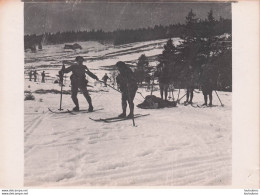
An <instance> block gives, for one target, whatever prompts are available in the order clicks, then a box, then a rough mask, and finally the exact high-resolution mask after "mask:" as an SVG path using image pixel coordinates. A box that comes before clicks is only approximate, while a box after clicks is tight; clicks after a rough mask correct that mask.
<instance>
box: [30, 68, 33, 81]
mask: <svg viewBox="0 0 260 195" xmlns="http://www.w3.org/2000/svg"><path fill="white" fill-rule="evenodd" d="M32 75H33V73H32V71H31V70H30V72H29V81H32Z"/></svg>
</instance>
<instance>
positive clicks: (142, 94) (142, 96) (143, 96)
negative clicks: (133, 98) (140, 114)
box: [136, 91, 145, 99]
mask: <svg viewBox="0 0 260 195" xmlns="http://www.w3.org/2000/svg"><path fill="white" fill-rule="evenodd" d="M136 93H139V94H140V95H141V96H142V97H143V98H144V99H145V97H144V96H143V94H142V93H141V92H139V91H137V92H136Z"/></svg>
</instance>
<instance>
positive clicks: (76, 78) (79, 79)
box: [61, 56, 99, 112]
mask: <svg viewBox="0 0 260 195" xmlns="http://www.w3.org/2000/svg"><path fill="white" fill-rule="evenodd" d="M75 61H76V63H75V62H71V61H65V60H64V61H62V63H63V64H69V65H71V66H70V67H68V68H65V66H63V67H62V70H61V72H62V73H69V72H72V75H71V77H70V80H71V98H72V101H73V102H74V104H75V107H74V108H73V111H79V102H78V98H77V94H78V89H80V90H81V91H82V93H83V95H84V97H85V98H86V100H87V102H88V104H89V108H88V111H89V112H92V111H93V105H92V100H91V97H90V95H89V92H88V90H87V83H88V81H87V80H86V75H85V73H87V74H88V75H89V76H90V77H92V78H93V79H96V80H99V79H98V77H97V76H96V75H94V74H93V73H92V72H90V71H89V69H88V68H87V66H85V65H83V61H84V58H83V57H81V56H77V57H76V59H75Z"/></svg>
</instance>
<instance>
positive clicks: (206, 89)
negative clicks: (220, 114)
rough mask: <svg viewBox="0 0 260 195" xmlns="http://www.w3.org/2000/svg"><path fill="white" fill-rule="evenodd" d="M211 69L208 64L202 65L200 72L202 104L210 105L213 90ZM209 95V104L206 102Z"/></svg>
mask: <svg viewBox="0 0 260 195" xmlns="http://www.w3.org/2000/svg"><path fill="white" fill-rule="evenodd" d="M212 73H213V69H212V67H210V65H209V64H206V65H203V66H202V70H201V72H200V79H199V80H200V83H201V89H202V93H203V96H204V104H202V106H207V105H209V106H212V91H213V75H212ZM208 96H209V104H207V103H208Z"/></svg>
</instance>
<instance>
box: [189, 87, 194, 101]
mask: <svg viewBox="0 0 260 195" xmlns="http://www.w3.org/2000/svg"><path fill="white" fill-rule="evenodd" d="M192 99H193V89H191V91H190V101H189V103H190V104H192Z"/></svg>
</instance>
